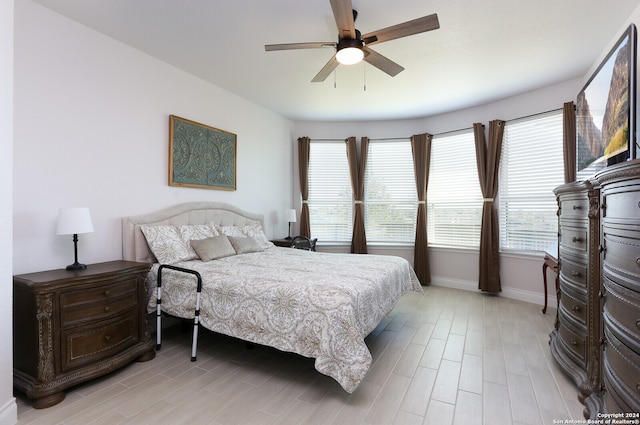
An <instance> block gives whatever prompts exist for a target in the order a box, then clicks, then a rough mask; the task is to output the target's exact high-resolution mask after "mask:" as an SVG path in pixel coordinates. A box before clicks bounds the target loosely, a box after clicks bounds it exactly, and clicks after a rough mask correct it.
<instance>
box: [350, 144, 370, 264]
mask: <svg viewBox="0 0 640 425" xmlns="http://www.w3.org/2000/svg"><path fill="white" fill-rule="evenodd" d="M346 142H347V159H348V161H349V174H350V175H351V189H352V190H353V200H354V208H353V214H354V215H353V237H352V238H351V252H352V253H353V254H366V253H367V235H366V233H365V227H364V204H363V201H364V170H365V167H366V165H367V151H368V150H369V138H367V137H363V138H362V139H361V140H360V160H358V146H357V144H356V138H355V137H349V138H348V139H347V140H346Z"/></svg>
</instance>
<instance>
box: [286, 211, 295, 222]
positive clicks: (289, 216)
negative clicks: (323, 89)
mask: <svg viewBox="0 0 640 425" xmlns="http://www.w3.org/2000/svg"><path fill="white" fill-rule="evenodd" d="M284 220H285V221H288V222H289V223H295V222H296V210H294V209H289V210H284Z"/></svg>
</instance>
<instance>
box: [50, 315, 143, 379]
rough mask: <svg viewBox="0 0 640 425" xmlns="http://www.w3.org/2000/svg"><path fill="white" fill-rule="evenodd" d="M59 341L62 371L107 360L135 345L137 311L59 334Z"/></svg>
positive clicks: (137, 336) (136, 337)
mask: <svg viewBox="0 0 640 425" xmlns="http://www.w3.org/2000/svg"><path fill="white" fill-rule="evenodd" d="M61 340H62V341H61V342H62V354H63V355H62V359H61V365H60V366H61V369H62V371H67V370H70V369H73V368H76V367H79V366H82V365H85V364H87V363H91V362H95V361H97V360H100V359H103V358H108V357H109V356H111V355H114V354H116V353H118V352H121V351H123V350H124V349H126V348H127V347H130V346H132V345H134V344H136V343H137V342H138V340H139V335H138V315H137V311H136V310H135V309H132V310H130V311H128V312H126V313H125V314H121V315H120V316H117V317H114V318H112V319H110V320H106V321H101V322H97V323H95V324H94V325H92V326H84V327H82V328H74V329H73V330H69V331H66V332H62V334H61Z"/></svg>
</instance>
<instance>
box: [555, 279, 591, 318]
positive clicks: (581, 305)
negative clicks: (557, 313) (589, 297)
mask: <svg viewBox="0 0 640 425" xmlns="http://www.w3.org/2000/svg"><path fill="white" fill-rule="evenodd" d="M560 308H561V309H563V310H564V312H565V313H566V314H568V315H570V316H571V317H573V318H574V319H576V320H577V321H579V322H580V323H586V321H587V302H586V294H585V293H580V292H579V291H574V290H573V287H572V285H566V284H565V285H562V289H561V295H560Z"/></svg>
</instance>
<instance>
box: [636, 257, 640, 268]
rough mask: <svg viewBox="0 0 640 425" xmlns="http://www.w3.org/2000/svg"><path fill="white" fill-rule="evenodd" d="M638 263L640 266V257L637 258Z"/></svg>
mask: <svg viewBox="0 0 640 425" xmlns="http://www.w3.org/2000/svg"><path fill="white" fill-rule="evenodd" d="M636 265H637V266H640V257H638V258H636Z"/></svg>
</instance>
